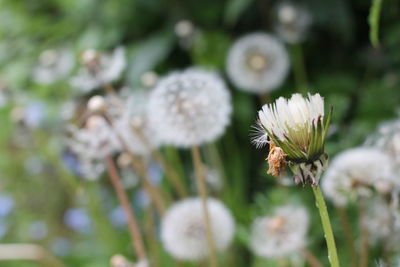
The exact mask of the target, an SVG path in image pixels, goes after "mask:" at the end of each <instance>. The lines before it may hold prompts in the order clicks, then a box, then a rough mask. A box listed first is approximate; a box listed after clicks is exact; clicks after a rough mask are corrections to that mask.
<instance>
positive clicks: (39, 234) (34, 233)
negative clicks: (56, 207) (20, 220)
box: [28, 221, 48, 240]
mask: <svg viewBox="0 0 400 267" xmlns="http://www.w3.org/2000/svg"><path fill="white" fill-rule="evenodd" d="M28 231H29V236H30V237H31V238H32V239H33V240H42V239H43V238H45V237H46V236H47V233H48V228H47V223H46V222H44V221H35V222H33V223H31V224H30V225H29V229H28Z"/></svg>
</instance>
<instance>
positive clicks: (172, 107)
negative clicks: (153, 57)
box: [148, 69, 232, 147]
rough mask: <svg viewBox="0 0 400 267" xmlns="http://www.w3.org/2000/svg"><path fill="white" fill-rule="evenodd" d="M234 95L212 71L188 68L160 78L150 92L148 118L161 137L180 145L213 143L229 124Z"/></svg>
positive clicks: (168, 142)
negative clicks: (231, 94)
mask: <svg viewBox="0 0 400 267" xmlns="http://www.w3.org/2000/svg"><path fill="white" fill-rule="evenodd" d="M231 111H232V106H231V97H230V93H229V91H228V89H227V88H226V86H225V84H224V82H223V81H222V79H221V78H220V77H219V76H218V75H217V74H215V73H213V72H211V71H206V70H202V69H189V70H186V71H182V72H174V73H172V74H170V75H168V76H166V77H165V78H163V79H162V80H160V81H159V83H158V85H157V86H156V88H155V89H154V90H153V91H152V92H151V94H150V100H149V105H148V113H149V114H150V115H149V121H150V123H151V125H153V127H154V128H155V129H157V132H158V133H159V134H160V139H161V140H162V141H163V142H164V143H167V144H172V145H175V146H178V147H190V146H193V145H201V144H203V143H207V142H211V141H214V140H215V139H217V138H218V137H219V136H221V135H222V134H223V133H224V131H225V128H226V127H227V125H228V124H229V123H230V115H231Z"/></svg>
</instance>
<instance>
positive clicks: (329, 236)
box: [311, 185, 340, 267]
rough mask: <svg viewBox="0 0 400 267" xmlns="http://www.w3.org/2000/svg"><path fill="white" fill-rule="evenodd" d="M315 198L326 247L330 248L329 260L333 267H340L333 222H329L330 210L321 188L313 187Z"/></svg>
mask: <svg viewBox="0 0 400 267" xmlns="http://www.w3.org/2000/svg"><path fill="white" fill-rule="evenodd" d="M311 187H312V189H313V193H314V196H315V204H316V205H317V208H318V210H319V215H320V216H321V222H322V228H323V229H324V234H325V240H326V245H327V246H328V259H329V262H330V264H331V266H332V267H339V266H340V265H339V258H338V255H337V251H336V244H335V238H334V236H333V232H332V226H331V222H330V220H329V214H328V209H327V208H326V203H325V200H324V197H323V196H322V192H321V189H320V188H319V186H318V185H317V186H311Z"/></svg>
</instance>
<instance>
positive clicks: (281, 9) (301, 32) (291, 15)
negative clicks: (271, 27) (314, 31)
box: [275, 2, 312, 44]
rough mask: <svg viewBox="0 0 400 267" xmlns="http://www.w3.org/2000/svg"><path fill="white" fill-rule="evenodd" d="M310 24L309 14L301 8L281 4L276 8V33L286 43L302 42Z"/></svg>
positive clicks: (291, 4)
mask: <svg viewBox="0 0 400 267" xmlns="http://www.w3.org/2000/svg"><path fill="white" fill-rule="evenodd" d="M311 23H312V18H311V15H310V12H309V11H308V10H307V9H306V8H304V7H302V6H299V5H297V4H294V3H291V2H282V3H279V5H278V6H277V8H276V25H275V28H276V32H277V34H278V35H279V37H281V38H282V39H283V40H285V42H287V43H290V44H295V43H299V42H301V41H303V40H304V39H305V38H306V35H307V31H308V29H309V27H310V25H311Z"/></svg>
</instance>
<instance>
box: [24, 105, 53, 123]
mask: <svg viewBox="0 0 400 267" xmlns="http://www.w3.org/2000/svg"><path fill="white" fill-rule="evenodd" d="M46 110H47V107H46V105H45V103H44V102H42V101H38V100H35V101H32V102H30V103H29V104H28V105H27V106H26V107H25V112H24V121H25V123H26V125H28V126H29V127H32V128H38V127H39V126H40V124H41V123H42V121H43V119H44V117H45V115H46Z"/></svg>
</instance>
